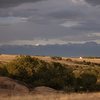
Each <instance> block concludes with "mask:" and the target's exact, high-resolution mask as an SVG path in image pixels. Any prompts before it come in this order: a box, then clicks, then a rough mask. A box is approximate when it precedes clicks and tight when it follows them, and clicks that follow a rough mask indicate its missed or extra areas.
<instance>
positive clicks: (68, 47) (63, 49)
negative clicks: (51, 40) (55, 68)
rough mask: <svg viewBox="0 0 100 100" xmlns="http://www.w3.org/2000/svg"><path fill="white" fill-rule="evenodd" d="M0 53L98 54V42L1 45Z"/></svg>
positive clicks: (75, 55)
mask: <svg viewBox="0 0 100 100" xmlns="http://www.w3.org/2000/svg"><path fill="white" fill-rule="evenodd" d="M0 54H25V55H42V56H67V57H79V56H100V44H97V43H95V42H86V43H84V44H71V43H69V44H64V45H58V44H55V45H45V46H43V45H39V46H32V45H22V46H19V45H2V46H0Z"/></svg>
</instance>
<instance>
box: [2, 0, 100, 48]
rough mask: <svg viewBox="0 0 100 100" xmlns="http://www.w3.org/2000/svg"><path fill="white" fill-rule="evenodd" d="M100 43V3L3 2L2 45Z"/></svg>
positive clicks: (98, 0)
mask: <svg viewBox="0 0 100 100" xmlns="http://www.w3.org/2000/svg"><path fill="white" fill-rule="evenodd" d="M91 41H93V42H97V43H99V44H100V0H0V45H5V44H9V45H36V46H38V45H48V44H67V43H84V42H91Z"/></svg>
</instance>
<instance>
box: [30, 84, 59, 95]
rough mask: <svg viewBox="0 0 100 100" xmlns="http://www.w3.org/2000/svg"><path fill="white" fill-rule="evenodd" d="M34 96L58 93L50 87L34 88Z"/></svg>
mask: <svg viewBox="0 0 100 100" xmlns="http://www.w3.org/2000/svg"><path fill="white" fill-rule="evenodd" d="M31 93H32V94H33V93H34V94H50V93H51V94H52V93H57V91H56V90H55V89H52V88H50V87H45V86H40V87H36V88H34V90H33V91H32V92H31Z"/></svg>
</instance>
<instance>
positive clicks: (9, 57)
mask: <svg viewBox="0 0 100 100" xmlns="http://www.w3.org/2000/svg"><path fill="white" fill-rule="evenodd" d="M16 56H19V55H6V54H1V55H0V61H1V62H9V61H12V60H13V59H15V57H16ZM32 57H36V58H39V59H41V60H44V61H47V62H51V61H55V62H60V63H65V64H66V63H67V64H75V62H74V61H79V62H82V61H87V62H93V63H100V59H89V58H83V59H80V58H77V57H76V58H67V57H62V60H53V59H52V58H51V57H49V56H32ZM66 59H71V60H72V61H73V63H72V62H70V61H67V60H66Z"/></svg>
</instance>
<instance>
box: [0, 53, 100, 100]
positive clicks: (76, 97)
mask: <svg viewBox="0 0 100 100" xmlns="http://www.w3.org/2000/svg"><path fill="white" fill-rule="evenodd" d="M16 56H18V55H4V54H1V55H0V62H4V63H6V62H10V61H12V60H13V59H15V57H16ZM34 57H36V58H39V59H41V60H44V61H47V62H52V61H54V62H60V63H64V64H68V65H78V63H76V62H77V61H78V62H83V61H87V62H93V63H99V64H100V59H85V58H83V59H79V58H67V57H62V60H53V59H52V58H51V57H49V56H34ZM67 59H71V60H72V61H69V60H67ZM14 84H15V83H14ZM6 92H7V91H6ZM10 92H11V93H10ZM1 94H2V95H1ZM0 100H100V93H82V94H81V93H80V94H79V93H71V94H67V93H63V92H55V90H52V89H49V88H45V87H44V88H42V89H41V88H40V89H38V91H37V90H34V91H33V92H31V93H30V92H29V93H28V94H22V95H19V94H18V95H13V91H8V93H7V94H6V95H5V93H4V91H2V90H0Z"/></svg>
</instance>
